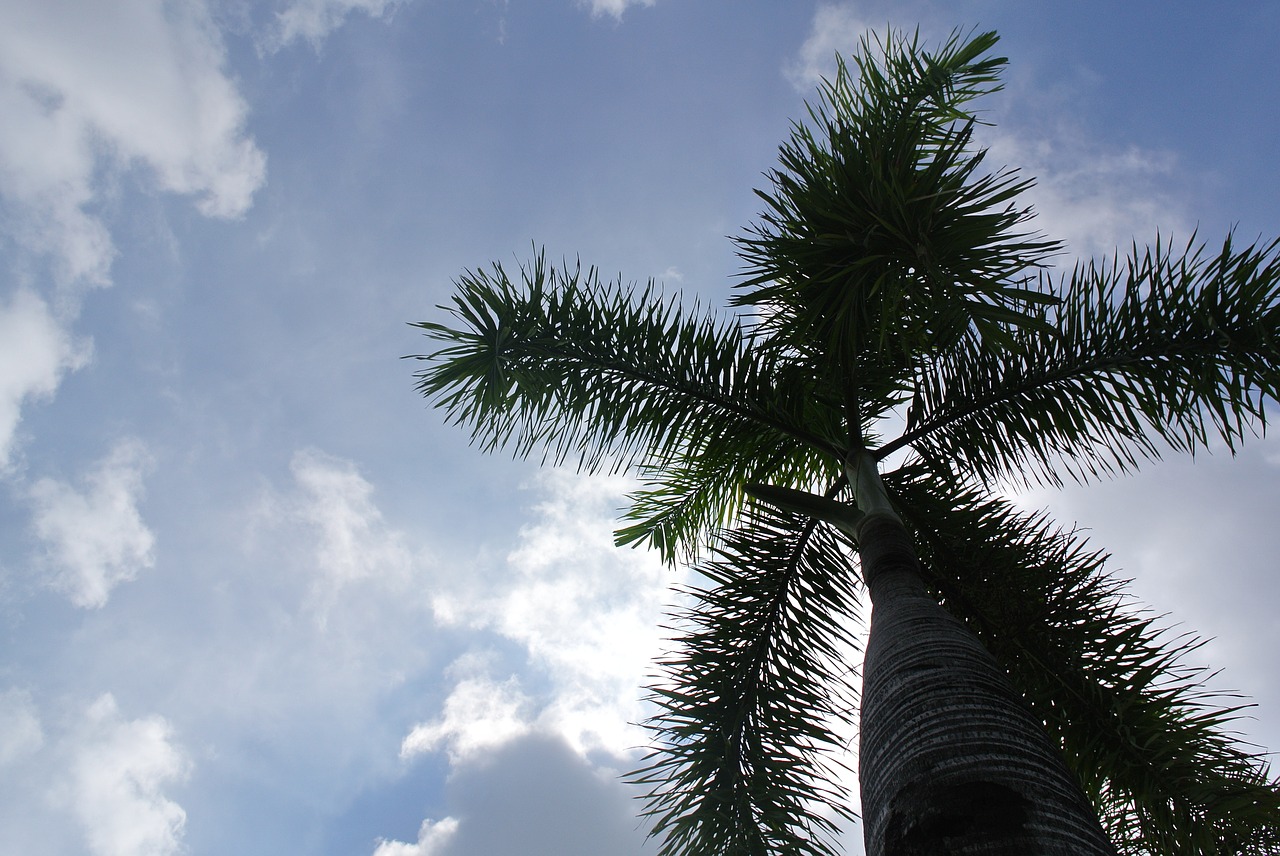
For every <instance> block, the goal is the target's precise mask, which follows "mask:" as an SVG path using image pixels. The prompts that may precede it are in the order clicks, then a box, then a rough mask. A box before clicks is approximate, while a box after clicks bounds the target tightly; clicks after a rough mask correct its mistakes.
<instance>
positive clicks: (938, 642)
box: [855, 456, 1116, 856]
mask: <svg viewBox="0 0 1280 856" xmlns="http://www.w3.org/2000/svg"><path fill="white" fill-rule="evenodd" d="M868 467H870V468H871V469H870V473H867V472H866V470H867V468H868ZM857 469H858V471H859V472H858V475H859V477H860V478H859V480H858V481H857V482H855V484H857V485H858V487H859V497H858V500H859V501H858V504H859V506H860V507H861V508H864V509H867V511H868V513H867V515H866V517H864V518H863V519H862V520H861V521H860V523H859V527H858V545H859V552H860V554H861V557H862V574H863V577H864V580H865V582H866V585H867V589H868V591H869V592H870V595H871V603H872V611H871V626H870V636H869V638H868V641H867V648H866V655H865V662H864V665H863V689H862V713H861V719H862V722H861V726H860V728H859V741H860V744H859V763H858V776H859V780H860V784H861V791H862V815H863V834H864V837H865V841H866V851H867V856H926V854H927V856H940V854H955V856H1059V854H1061V856H1103V854H1106V856H1114V854H1115V853H1116V849H1115V846H1114V845H1113V844H1112V843H1111V841H1110V840H1109V839H1108V838H1107V836H1106V834H1105V833H1104V832H1103V830H1102V826H1101V824H1100V823H1099V821H1098V817H1097V814H1096V812H1095V811H1094V809H1093V806H1092V805H1091V804H1090V803H1089V801H1088V798H1087V797H1086V796H1085V795H1084V792H1083V790H1082V789H1081V788H1080V785H1079V784H1078V782H1077V781H1076V778H1075V776H1074V775H1073V774H1072V773H1071V771H1070V770H1069V769H1068V768H1067V766H1066V763H1065V762H1064V761H1063V759H1062V757H1061V753H1060V752H1059V750H1058V749H1057V747H1055V746H1054V745H1053V744H1052V742H1051V741H1050V740H1049V737H1048V735H1047V734H1046V733H1045V732H1044V730H1043V728H1041V726H1040V724H1039V723H1038V722H1037V721H1036V720H1035V719H1034V718H1033V717H1032V716H1031V714H1030V713H1029V711H1028V710H1027V708H1026V707H1025V706H1024V705H1023V703H1022V701H1021V699H1020V698H1019V697H1018V695H1017V694H1016V693H1015V692H1014V690H1013V687H1012V686H1011V685H1010V683H1009V681H1008V679H1007V678H1006V676H1005V674H1004V672H1003V671H1002V670H1001V669H1000V668H999V666H998V665H997V664H996V662H995V660H994V658H992V656H991V655H990V654H989V653H988V652H987V650H986V649H985V648H984V647H983V646H982V644H981V643H980V642H979V641H978V639H977V638H976V637H975V636H974V635H973V634H971V633H970V632H969V631H968V630H967V629H965V627H964V626H963V625H962V624H960V622H959V621H958V620H956V619H955V618H954V617H952V616H951V615H950V614H949V613H948V612H946V610H944V609H943V608H942V607H941V606H940V605H939V604H938V602H937V601H935V600H934V599H933V597H932V596H931V595H930V594H929V593H928V591H927V590H926V589H925V587H924V582H923V579H922V578H921V575H920V565H919V561H918V559H917V558H916V553H915V547H914V546H913V544H912V543H911V539H910V536H909V535H908V533H907V531H906V529H905V527H904V526H903V525H902V521H901V520H900V519H899V518H898V517H897V515H896V514H894V513H893V511H892V510H891V509H890V508H889V506H888V501H887V497H885V495H884V488H883V486H882V485H881V484H880V480H879V477H878V475H877V473H876V469H875V463H874V461H872V460H871V458H870V456H863V460H861V461H860V462H859V465H858V468H857ZM864 491H871V492H874V493H876V494H878V496H874V497H869V496H865V495H864Z"/></svg>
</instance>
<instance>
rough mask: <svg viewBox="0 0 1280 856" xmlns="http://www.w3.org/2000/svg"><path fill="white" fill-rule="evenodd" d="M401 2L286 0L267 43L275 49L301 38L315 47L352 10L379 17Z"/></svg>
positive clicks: (394, 0) (388, 0)
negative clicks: (269, 42)
mask: <svg viewBox="0 0 1280 856" xmlns="http://www.w3.org/2000/svg"><path fill="white" fill-rule="evenodd" d="M403 2H405V0H290V2H288V3H287V4H286V5H285V8H284V9H282V10H281V11H280V12H279V13H277V15H276V31H275V32H274V33H273V34H272V37H271V39H272V42H271V47H272V48H276V49H278V48H280V47H284V46H285V45H288V44H290V43H291V42H295V41H297V40H298V39H303V40H305V41H307V42H309V43H310V44H311V46H312V47H313V48H319V47H320V45H321V43H322V42H323V41H324V40H325V38H326V37H327V36H328V35H329V34H330V33H332V32H333V31H334V30H336V29H338V28H339V27H341V26H342V24H343V22H344V21H346V19H347V17H348V16H350V15H351V14H352V13H355V12H360V13H362V14H365V15H368V16H369V17H371V18H381V17H384V16H386V15H388V14H390V13H391V10H393V9H394V8H395V7H397V6H399V5H400V4H401V3H403Z"/></svg>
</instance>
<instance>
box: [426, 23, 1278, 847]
mask: <svg viewBox="0 0 1280 856" xmlns="http://www.w3.org/2000/svg"><path fill="white" fill-rule="evenodd" d="M996 43H997V37H996V35H995V34H994V33H980V34H971V35H967V36H966V35H962V34H959V33H957V34H955V35H953V36H952V37H951V38H950V39H948V40H947V41H945V42H944V43H943V44H941V45H940V46H938V47H937V48H935V49H926V46H925V45H923V44H922V43H921V42H920V40H919V38H918V37H911V36H903V35H901V34H889V35H887V36H885V37H883V38H880V39H868V40H866V41H864V43H863V45H862V48H861V50H860V52H858V53H856V54H855V55H854V56H853V57H852V62H851V64H846V63H843V62H842V63H841V64H840V65H839V67H838V70H837V73H836V75H835V77H834V78H833V79H832V80H830V81H828V82H825V83H824V84H823V85H822V87H821V88H820V90H819V93H818V94H819V98H818V100H817V103H816V104H815V105H814V106H812V107H811V108H810V110H809V113H808V116H807V119H806V121H804V122H798V123H796V124H795V125H794V126H793V128H792V132H791V136H790V139H789V140H788V141H787V142H785V143H784V144H783V145H782V147H781V150H780V156H779V160H780V165H779V167H778V168H777V169H775V170H774V171H772V172H771V173H769V174H768V176H767V188H766V189H764V190H760V191H757V192H758V194H759V196H760V198H761V200H762V202H763V205H764V208H763V211H762V213H761V214H760V216H759V219H758V220H757V221H756V222H755V223H753V224H752V225H750V226H749V227H748V228H747V229H746V230H745V232H744V234H743V235H741V236H740V237H738V238H737V239H736V244H737V247H738V252H739V255H740V257H741V258H742V260H743V261H744V263H745V265H746V272H745V275H744V276H743V277H742V279H741V280H740V281H739V282H738V283H737V285H736V292H735V295H734V298H733V301H732V305H733V307H734V308H735V310H736V312H735V313H734V314H729V313H715V312H711V311H708V310H705V309H703V308H701V307H699V306H697V305H693V306H690V307H682V306H681V305H680V303H679V301H678V300H677V299H673V298H671V297H669V296H666V295H665V294H664V293H663V292H662V290H661V289H660V288H659V287H658V286H657V285H656V284H654V283H649V284H647V285H643V286H634V285H627V284H626V283H624V282H623V281H621V280H614V281H605V280H603V279H602V278H601V277H600V275H599V274H598V272H597V271H596V270H595V269H594V268H585V269H584V268H583V267H582V266H581V265H579V264H563V265H559V266H557V265H554V264H551V263H549V262H548V261H547V259H546V256H545V254H544V253H539V254H537V255H536V256H535V257H534V258H533V259H532V260H531V261H529V262H528V263H527V264H526V265H524V266H522V267H521V268H520V269H519V270H518V271H514V272H509V271H508V270H507V269H506V268H504V266H502V265H500V264H494V265H491V266H489V267H486V268H481V269H477V270H473V271H468V272H466V273H464V274H463V275H462V276H461V277H460V278H459V279H458V281H457V292H456V294H455V296H454V298H453V301H452V303H451V304H450V305H448V306H446V307H443V308H444V310H445V311H446V313H447V314H448V316H449V317H448V319H447V320H445V321H427V322H422V323H420V324H419V325H418V326H419V327H421V328H422V330H423V331H424V332H425V333H426V335H427V336H428V337H430V338H431V339H432V340H433V341H434V342H435V343H436V344H437V347H436V350H435V351H434V352H433V353H431V354H429V355H426V356H424V357H421V359H427V360H429V365H428V366H427V367H426V368H424V369H423V370H421V371H420V372H419V373H418V375H417V377H418V388H419V390H420V391H421V392H422V393H423V394H424V395H426V396H427V397H428V398H430V399H431V400H432V401H433V402H434V403H435V404H436V405H437V406H439V407H441V408H443V409H444V410H445V412H446V413H447V415H448V418H450V419H451V420H452V421H454V422H456V423H458V424H459V425H461V426H462V427H464V428H465V429H466V430H469V431H470V432H471V433H472V436H473V438H474V441H475V443H476V444H477V445H478V446H479V447H480V448H481V449H482V450H484V451H493V450H496V449H499V448H506V449H510V450H511V451H513V452H514V453H515V454H517V455H522V456H523V455H531V454H541V455H543V456H544V459H545V460H547V461H548V462H552V463H566V462H568V463H572V464H573V465H576V466H577V467H579V468H580V469H581V470H583V471H586V472H595V471H599V470H602V469H603V470H625V471H628V472H630V473H632V474H634V475H635V476H636V478H637V479H638V482H639V486H638V487H637V489H636V490H635V492H634V493H633V494H632V495H631V497H630V505H629V507H628V508H627V509H626V510H625V512H624V519H623V523H622V526H621V527H620V528H619V530H618V533H617V539H618V542H619V543H622V544H636V545H647V546H650V547H652V548H654V549H656V550H658V551H659V552H660V553H661V555H662V556H663V557H664V558H665V559H666V560H668V561H671V562H676V561H692V562H695V563H696V565H697V568H698V569H699V571H700V572H701V574H702V576H703V578H704V583H703V584H702V585H701V586H699V587H698V588H697V589H696V590H695V591H693V592H692V594H693V595H694V600H693V603H692V605H690V606H689V607H687V608H685V609H683V610H682V611H680V612H679V613H678V614H677V615H676V617H675V620H674V626H675V627H676V629H677V632H678V633H679V634H680V636H679V638H678V640H677V642H676V645H675V647H674V648H673V649H672V650H671V651H670V652H669V653H668V654H667V655H665V656H664V657H663V659H662V660H661V661H660V664H659V668H660V671H661V674H660V675H659V676H658V678H657V680H656V682H655V684H654V686H653V688H652V691H653V695H652V698H653V701H654V702H655V704H656V705H657V709H658V712H657V714H656V715H655V716H654V718H653V720H652V722H651V726H652V727H653V729H654V732H655V735H656V738H657V742H658V744H659V745H658V747H657V748H656V749H655V751H654V753H653V754H652V755H651V756H650V758H649V760H648V762H647V764H646V766H644V767H643V768H642V769H641V770H640V771H638V772H637V773H636V774H635V776H634V778H635V779H636V780H637V781H638V782H640V783H642V784H644V785H645V786H646V787H647V788H648V790H649V802H648V812H649V814H650V815H651V817H652V818H653V820H654V822H655V830H656V832H658V833H660V834H661V835H663V836H664V850H663V852H664V853H730V852H735V853H736V852H744V853H765V852H785V853H829V852H835V849H836V847H837V844H836V842H835V839H834V835H835V833H836V831H837V828H838V826H839V823H840V821H841V819H842V818H845V817H848V816H849V814H850V808H849V805H850V802H849V797H848V794H847V793H845V790H844V787H843V785H842V784H841V782H843V781H844V780H845V779H846V778H847V777H845V776H844V775H843V774H842V772H841V767H842V766H843V765H845V764H847V763H849V761H848V759H847V756H846V753H845V748H846V747H845V746H844V745H843V740H844V739H845V735H846V732H847V726H849V725H851V724H852V722H851V720H852V714H853V711H854V710H855V709H856V696H857V680H856V674H855V671H856V670H855V668H854V667H853V666H852V665H851V664H850V656H851V653H852V652H853V651H854V649H855V647H856V644H857V624H856V616H857V615H858V612H859V600H860V591H861V581H860V578H859V574H858V561H857V544H856V543H855V539H854V538H853V537H852V536H851V535H850V533H849V531H846V529H845V528H842V527H841V526H839V525H836V526H833V525H830V524H831V523H832V521H833V520H837V522H838V518H839V516H840V514H842V513H844V512H842V511H840V510H839V509H852V511H853V512H855V513H856V511H857V509H856V505H857V498H856V485H854V484H852V483H851V482H852V480H853V478H852V477H851V475H850V474H851V472H853V471H854V470H853V468H852V467H853V464H854V462H856V461H857V459H858V458H859V456H863V455H870V456H871V457H872V458H873V459H874V460H875V461H879V462H880V463H881V465H882V466H886V465H888V464H889V462H890V461H893V462H895V463H893V464H892V468H888V466H886V470H885V472H883V474H882V477H883V480H884V485H885V489H886V492H887V494H888V497H889V499H890V501H891V503H892V506H893V510H894V511H895V512H896V513H897V515H898V516H899V517H900V518H901V519H902V521H903V523H904V524H905V526H906V527H907V529H908V531H909V532H910V533H911V535H912V537H913V538H914V541H915V545H916V549H917V551H918V553H919V556H920V559H921V562H922V565H923V571H924V574H925V577H926V582H927V584H928V586H929V588H930V590H931V591H932V592H933V593H934V594H935V595H936V597H937V599H938V600H939V601H940V602H941V603H942V604H943V606H944V607H945V608H946V609H947V610H948V611H949V612H950V613H951V614H952V615H954V616H956V617H957V618H958V619H960V621H962V622H963V623H964V624H965V625H966V626H967V627H968V628H969V629H970V630H971V631H972V632H973V633H974V634H975V635H976V636H977V637H978V638H979V639H980V640H981V641H982V643H983V644H984V645H985V646H986V648H987V649H988V650H989V651H990V652H991V653H992V655H994V657H995V658H996V660H997V662H998V663H999V665H1000V667H1001V668H1002V669H1003V670H1004V671H1005V672H1006V673H1007V674H1008V676H1009V678H1010V680H1011V681H1012V682H1013V685H1014V686H1015V687H1016V688H1017V690H1018V691H1019V692H1020V694H1021V695H1022V698H1023V700H1024V702H1025V704H1026V705H1027V706H1029V707H1030V709H1031V710H1032V711H1033V712H1034V715H1035V716H1036V718H1037V719H1038V720H1039V721H1040V722H1041V723H1042V724H1043V726H1044V728H1045V729H1046V730H1047V732H1048V733H1049V734H1050V736H1051V737H1052V738H1053V740H1054V741H1055V743H1056V744H1057V745H1058V746H1060V747H1061V749H1062V752H1063V753H1064V756H1065V758H1066V759H1067V763H1068V765H1069V767H1070V769H1071V770H1072V771H1073V772H1074V773H1075V774H1076V775H1077V776H1078V777H1079V779H1080V781H1081V783H1082V785H1083V787H1084V790H1085V792H1086V793H1087V794H1088V795H1089V797H1090V798H1091V800H1092V801H1093V803H1094V805H1095V807H1096V808H1097V810H1098V812H1099V814H1100V815H1101V817H1102V819H1103V823H1104V826H1105V827H1106V829H1107V831H1108V833H1109V834H1110V835H1111V836H1112V838H1113V840H1114V841H1115V842H1116V843H1117V846H1118V847H1119V848H1120V849H1121V851H1122V852H1126V853H1172V852H1179V853H1204V854H1209V853H1245V852H1250V853H1258V852H1264V853H1270V852H1280V790H1277V786H1276V783H1275V781H1274V780H1273V779H1272V778H1271V776H1270V772H1269V769H1268V766H1267V763H1266V761H1265V759H1264V757H1263V756H1262V755H1261V754H1260V753H1258V752H1255V751H1254V750H1252V749H1250V748H1249V747H1245V746H1241V745H1239V744H1238V743H1237V742H1236V741H1235V740H1234V739H1233V737H1232V735H1231V733H1230V730H1229V728H1230V722H1231V721H1232V719H1233V718H1234V717H1235V716H1236V715H1238V712H1239V710H1240V707H1239V706H1238V704H1236V703H1235V702H1233V700H1232V699H1229V698H1228V699H1223V698H1221V697H1218V696H1215V695H1212V694H1211V693H1209V692H1208V691H1207V690H1206V689H1205V686H1204V682H1205V679H1206V678H1207V677H1208V676H1207V675H1206V674H1205V672H1204V671H1203V670H1200V669H1197V668H1194V667H1192V666H1190V665H1188V662H1189V661H1188V658H1187V655H1188V654H1189V653H1190V652H1192V651H1193V650H1194V649H1195V647H1196V646H1197V645H1198V644H1199V643H1198V642H1197V640H1196V639H1194V638H1193V637H1183V636H1176V635H1173V634H1172V633H1170V632H1169V631H1168V630H1166V629H1165V627H1166V625H1165V624H1163V623H1162V621H1161V620H1160V619H1158V618H1157V617H1155V616H1153V615H1151V614H1150V613H1149V612H1146V611H1143V610H1142V609H1141V608H1139V607H1138V606H1137V605H1136V604H1134V603H1133V602H1132V601H1131V600H1130V599H1129V597H1128V596H1127V595H1126V594H1125V590H1124V582H1123V581H1122V580H1121V579H1119V578H1117V577H1116V576H1114V575H1113V574H1112V573H1111V572H1110V571H1109V570H1108V569H1107V567H1106V555H1105V553H1104V552H1102V551H1100V550H1098V549H1096V548H1094V547H1092V546H1090V545H1089V544H1088V543H1087V542H1086V541H1085V540H1084V539H1083V537H1081V536H1080V535H1079V533H1077V532H1075V531H1074V530H1072V529H1071V528H1069V527H1063V526H1061V525H1059V524H1057V523H1055V522H1054V521H1052V520H1050V519H1049V518H1048V517H1047V516H1046V515H1044V514H1036V513H1029V512H1026V511H1022V510H1020V509H1018V508H1017V507H1016V506H1015V505H1014V504H1013V503H1012V502H1011V501H1009V500H1008V499H1006V498H1005V497H1004V496H1003V494H1002V493H1001V488H1002V487H1004V486H1007V485H1008V484H1010V483H1017V482H1025V483H1038V484H1049V485H1056V484H1060V483H1062V482H1063V481H1064V480H1075V481H1082V482H1087V481H1090V480H1092V479H1094V478H1097V477H1098V476H1100V475H1110V474H1120V473H1126V472H1129V471H1132V470H1134V469H1136V468H1137V467H1139V466H1140V465H1143V464H1144V463H1146V462H1149V461H1153V460H1155V459H1158V458H1159V457H1160V456H1161V455H1162V454H1165V453H1168V452H1187V453H1190V452H1195V451H1198V450H1202V449H1205V448H1206V447H1208V446H1209V445H1210V444H1213V443H1218V442H1221V443H1223V444H1225V446H1226V447H1227V448H1228V449H1230V450H1234V449H1236V448H1237V447H1238V445H1239V444H1240V443H1241V442H1244V441H1245V440H1246V439H1248V438H1249V437H1252V436H1254V435H1256V434H1259V433H1261V432H1262V431H1264V430H1265V426H1266V416H1267V414H1266V406H1267V404H1268V403H1269V402H1274V401H1276V400H1277V398H1280V359H1278V358H1280V242H1276V241H1271V242H1267V241H1258V242H1253V243H1244V242H1241V241H1239V240H1237V239H1236V238H1235V236H1234V235H1232V234H1228V235H1226V236H1225V237H1224V238H1223V239H1221V240H1220V241H1217V242H1215V243H1212V244H1211V243H1209V242H1207V241H1204V240H1202V239H1201V238H1200V237H1199V236H1198V235H1193V236H1190V238H1189V239H1188V240H1186V241H1184V242H1179V243H1175V242H1173V241H1171V240H1170V239H1169V238H1168V237H1166V236H1161V235H1157V236H1155V237H1154V239H1153V240H1152V242H1151V244H1150V245H1149V246H1148V245H1139V244H1137V243H1136V242H1135V243H1134V244H1133V245H1132V246H1131V247H1130V249H1129V251H1128V253H1127V254H1126V255H1123V256H1122V255H1121V254H1120V253H1119V252H1117V254H1116V255H1115V256H1114V257H1112V258H1111V259H1106V260H1093V261H1081V262H1078V263H1076V264H1074V265H1072V266H1070V267H1066V268H1062V269H1057V268H1054V267H1052V266H1051V263H1052V262H1053V261H1055V260H1057V259H1059V258H1060V257H1061V256H1062V255H1063V253H1064V247H1063V246H1062V245H1061V243H1059V242H1057V241H1054V240H1052V239H1050V238H1047V237H1045V236H1043V235H1040V234H1039V233H1037V232H1035V231H1034V229H1033V212H1032V210H1031V209H1030V207H1028V206H1027V205H1026V204H1025V203H1024V202H1022V201H1021V198H1022V197H1021V195H1022V194H1023V193H1024V191H1026V190H1027V189H1028V188H1029V187H1031V186H1032V179H1030V178H1027V177H1024V176H1023V175H1022V174H1021V173H1019V172H1018V171H1017V170H1015V169H1010V168H993V167H991V166H990V165H989V164H988V158H987V152H986V150H984V149H983V148H982V147H981V145H980V139H981V124H980V122H979V119H978V116H977V114H976V113H975V112H974V110H973V102H974V101H975V100H977V99H979V98H980V97H981V96H983V95H987V94H989V93H992V92H994V91H996V90H998V89H999V87H1000V82H999V81H1000V74H1001V71H1002V69H1003V67H1004V65H1005V60H1004V59H1003V58H1001V57H998V56H994V55H993V54H992V51H993V49H994V47H995V45H996ZM895 453H901V454H895ZM891 456H892V457H891ZM757 485H758V486H763V487H752V486H757ZM777 490H783V491H792V492H793V493H786V494H779V493H777V492H776V491H777ZM770 491H774V492H773V493H770ZM752 492H754V495H755V496H756V497H763V498H764V499H766V500H769V499H770V498H774V499H776V498H777V497H778V496H784V497H785V496H790V497H792V499H793V501H792V502H791V504H788V503H787V502H782V503H781V507H779V503H778V502H776V501H765V502H759V501H756V500H753V499H751V498H750V496H751V495H752ZM794 492H802V493H794ZM806 497H807V499H806ZM797 502H799V503H805V502H807V503H808V505H807V506H805V507H803V508H798V507H796V505H795V503H797Z"/></svg>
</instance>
